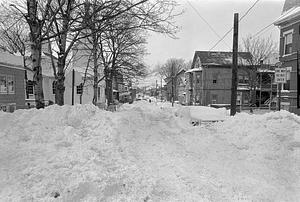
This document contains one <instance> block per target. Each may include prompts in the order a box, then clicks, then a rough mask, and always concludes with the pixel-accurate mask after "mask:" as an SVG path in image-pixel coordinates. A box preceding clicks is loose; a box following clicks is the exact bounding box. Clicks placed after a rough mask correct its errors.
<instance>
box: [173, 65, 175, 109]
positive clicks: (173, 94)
mask: <svg viewBox="0 0 300 202" xmlns="http://www.w3.org/2000/svg"><path fill="white" fill-rule="evenodd" d="M174 73H175V71H174V65H172V107H174Z"/></svg>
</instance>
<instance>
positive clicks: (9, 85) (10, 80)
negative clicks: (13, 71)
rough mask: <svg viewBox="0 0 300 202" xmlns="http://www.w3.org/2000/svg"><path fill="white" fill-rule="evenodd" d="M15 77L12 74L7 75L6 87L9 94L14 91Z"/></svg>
mask: <svg viewBox="0 0 300 202" xmlns="http://www.w3.org/2000/svg"><path fill="white" fill-rule="evenodd" d="M14 80H15V77H14V76H11V75H10V76H7V88H8V93H9V94H14V93H15V81H14Z"/></svg>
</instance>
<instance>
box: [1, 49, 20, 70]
mask: <svg viewBox="0 0 300 202" xmlns="http://www.w3.org/2000/svg"><path fill="white" fill-rule="evenodd" d="M0 63H1V64H4V65H6V66H11V67H18V68H22V69H24V65H23V57H21V56H16V55H13V54H10V53H8V52H5V51H0Z"/></svg>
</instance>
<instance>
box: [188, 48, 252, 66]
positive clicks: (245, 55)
mask: <svg viewBox="0 0 300 202" xmlns="http://www.w3.org/2000/svg"><path fill="white" fill-rule="evenodd" d="M251 57H252V56H251V54H250V53H249V52H239V53H238V62H239V64H247V60H249V59H251ZM197 58H199V59H200V63H201V65H231V64H232V52H221V51H196V52H195V56H194V61H193V65H192V67H194V64H195V62H196V60H197Z"/></svg>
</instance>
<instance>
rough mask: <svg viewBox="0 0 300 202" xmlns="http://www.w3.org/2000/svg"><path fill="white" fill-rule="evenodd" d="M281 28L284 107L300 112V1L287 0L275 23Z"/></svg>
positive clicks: (280, 58) (282, 99) (282, 98)
mask: <svg viewBox="0 0 300 202" xmlns="http://www.w3.org/2000/svg"><path fill="white" fill-rule="evenodd" d="M274 24H275V25H276V26H278V27H279V29H280V47H279V50H280V51H279V55H280V57H279V60H280V62H281V63H280V67H281V68H285V70H286V74H287V75H286V80H287V81H286V83H285V84H283V85H281V92H282V93H281V95H282V96H281V105H282V108H283V109H286V110H289V111H290V112H293V113H296V114H300V108H299V106H297V99H299V91H300V89H299V88H300V87H299V81H298V82H297V79H298V78H297V77H298V74H299V73H298V72H299V71H297V62H299V61H298V60H297V57H298V59H299V54H297V53H299V51H300V1H295V0H286V1H285V4H284V7H283V13H282V15H281V16H280V17H279V18H278V20H276V22H275V23H274Z"/></svg>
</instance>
